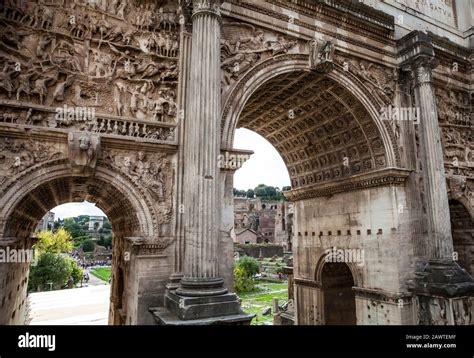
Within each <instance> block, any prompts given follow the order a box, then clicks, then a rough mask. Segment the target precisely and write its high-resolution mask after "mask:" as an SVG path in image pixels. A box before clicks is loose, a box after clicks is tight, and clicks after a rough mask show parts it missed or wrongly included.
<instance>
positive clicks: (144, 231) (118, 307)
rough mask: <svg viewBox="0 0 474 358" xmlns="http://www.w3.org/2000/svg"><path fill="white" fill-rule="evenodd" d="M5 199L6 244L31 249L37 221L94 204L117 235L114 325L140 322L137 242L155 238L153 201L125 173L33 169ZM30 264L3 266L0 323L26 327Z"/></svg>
mask: <svg viewBox="0 0 474 358" xmlns="http://www.w3.org/2000/svg"><path fill="white" fill-rule="evenodd" d="M5 189H6V190H5V195H3V196H2V199H1V204H2V205H1V210H0V215H1V216H0V217H1V218H2V220H1V221H0V238H1V239H2V246H5V245H9V246H11V247H15V248H31V246H32V244H33V242H34V233H33V232H34V229H35V227H36V225H37V223H38V221H39V220H40V219H41V218H42V217H43V216H44V215H45V214H46V213H47V212H48V211H49V210H51V209H52V208H54V207H56V206H58V205H61V204H65V203H70V202H82V201H84V200H87V201H89V202H94V203H95V204H96V205H97V207H98V208H100V209H101V210H102V211H103V212H104V213H105V214H106V215H107V217H108V219H109V221H110V223H111V226H112V231H113V233H114V240H113V254H112V282H111V283H112V287H111V295H110V310H109V324H136V322H137V309H138V308H137V306H138V305H137V299H136V297H137V295H138V294H137V292H135V291H136V290H137V287H138V286H137V282H136V271H135V266H136V265H137V264H136V262H135V261H134V253H133V242H134V241H140V240H143V239H144V238H147V237H152V236H153V235H154V232H153V229H154V225H153V220H154V219H153V214H152V212H151V211H150V209H149V208H150V207H151V204H150V202H149V201H150V198H147V197H146V196H144V195H143V193H141V192H140V188H137V187H136V186H134V185H133V183H132V182H131V181H130V180H129V179H128V178H127V177H126V176H125V175H122V174H121V173H118V172H116V171H114V170H112V169H111V168H110V167H106V166H105V165H99V166H98V167H97V168H96V171H95V174H94V175H93V176H90V175H81V174H74V173H73V172H72V171H71V168H70V167H69V164H68V160H53V161H50V162H49V163H46V164H44V165H42V166H38V167H36V168H34V170H31V171H29V172H28V173H26V174H24V175H23V176H22V177H21V178H18V180H16V181H13V182H11V183H10V185H8V187H7V188H5ZM28 265H29V263H16V264H5V263H4V264H0V277H1V279H2V293H3V294H4V297H3V304H2V305H1V307H0V323H1V324H23V320H24V314H25V312H24V311H25V299H26V294H27V278H28V273H29V272H28V271H29V269H28Z"/></svg>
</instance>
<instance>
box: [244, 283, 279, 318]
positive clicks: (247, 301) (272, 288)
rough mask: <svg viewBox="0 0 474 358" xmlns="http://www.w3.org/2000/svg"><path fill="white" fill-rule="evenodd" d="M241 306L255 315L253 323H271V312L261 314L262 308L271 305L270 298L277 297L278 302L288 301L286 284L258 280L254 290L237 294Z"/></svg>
mask: <svg viewBox="0 0 474 358" xmlns="http://www.w3.org/2000/svg"><path fill="white" fill-rule="evenodd" d="M239 297H240V298H241V299H242V308H243V310H244V311H245V312H248V313H253V314H255V315H257V316H256V317H255V318H254V319H253V320H252V324H253V325H262V324H267V325H269V324H273V312H272V314H270V315H268V316H263V315H262V310H263V309H265V308H267V307H271V306H272V299H273V298H278V303H279V304H282V303H283V302H286V301H288V284H287V283H286V282H285V283H269V282H260V283H259V284H257V289H256V290H255V291H254V292H250V293H242V294H239Z"/></svg>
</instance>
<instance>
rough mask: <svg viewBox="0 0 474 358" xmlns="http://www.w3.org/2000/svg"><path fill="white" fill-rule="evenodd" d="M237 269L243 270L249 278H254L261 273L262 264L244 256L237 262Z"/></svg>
mask: <svg viewBox="0 0 474 358" xmlns="http://www.w3.org/2000/svg"><path fill="white" fill-rule="evenodd" d="M236 267H240V268H242V269H243V270H244V271H245V272H246V274H247V276H248V277H253V276H255V275H256V274H258V273H259V272H260V264H259V263H258V261H257V259H255V258H253V257H251V256H242V257H241V258H240V259H239V260H238V261H237V264H236Z"/></svg>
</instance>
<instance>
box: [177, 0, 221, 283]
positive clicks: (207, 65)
mask: <svg viewBox="0 0 474 358" xmlns="http://www.w3.org/2000/svg"><path fill="white" fill-rule="evenodd" d="M201 3H202V1H195V12H194V14H193V32H192V54H191V69H190V80H189V84H188V85H189V92H188V98H187V113H186V135H185V136H186V140H185V144H184V145H185V171H184V177H185V179H184V185H185V190H184V193H185V195H184V206H185V208H184V210H185V218H184V222H185V236H186V245H185V262H184V279H185V280H193V281H206V280H208V279H214V278H217V277H218V274H219V272H218V257H217V252H218V239H219V202H218V197H219V168H218V166H217V158H218V155H219V145H220V100H221V98H220V96H221V92H220V15H219V12H218V6H217V10H216V5H217V4H213V2H212V1H211V2H210V4H209V1H208V2H204V5H201ZM196 5H197V6H196Z"/></svg>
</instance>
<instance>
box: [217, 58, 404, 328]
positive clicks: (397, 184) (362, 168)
mask: <svg viewBox="0 0 474 358" xmlns="http://www.w3.org/2000/svg"><path fill="white" fill-rule="evenodd" d="M227 91H228V92H227V94H226V95H225V101H224V107H223V117H222V142H221V147H222V149H223V150H232V149H233V136H234V131H235V129H236V128H246V129H250V130H252V131H254V132H256V133H258V134H260V135H261V136H263V137H264V138H265V139H267V140H268V141H269V142H270V143H272V144H273V146H274V147H275V148H276V149H277V151H278V152H279V153H280V155H281V157H282V158H283V160H284V162H285V164H286V166H287V168H288V172H289V173H290V178H291V184H292V190H291V191H290V192H289V193H288V195H287V197H288V198H289V200H290V201H292V202H293V203H294V210H295V213H294V217H295V220H294V223H295V226H294V238H293V243H294V247H293V253H294V278H295V280H294V282H295V306H296V317H295V318H296V319H295V322H296V323H297V324H325V323H326V322H325V320H324V316H325V311H326V308H327V307H326V308H325V305H324V301H325V300H324V295H325V293H324V292H323V291H324V290H323V286H322V285H324V284H326V285H330V284H329V283H328V282H333V284H334V285H335V286H334V287H333V288H334V290H335V291H334V292H336V291H337V290H341V292H343V295H342V296H340V295H339V294H338V293H335V294H334V295H333V296H331V300H333V301H334V302H333V305H335V306H339V304H340V305H341V306H342V305H344V304H346V303H347V302H348V298H347V297H350V302H351V304H350V305H349V306H348V307H349V311H350V314H349V312H348V314H347V315H345V317H344V318H340V317H339V318H338V317H336V316H332V315H331V314H330V313H329V321H327V323H328V324H356V321H357V323H358V324H363V323H365V322H367V321H370V320H372V321H373V323H374V324H393V323H395V324H396V322H393V321H392V322H384V319H385V320H387V319H388V318H387V317H388V315H387V314H385V313H384V316H383V317H382V318H379V317H375V318H374V317H371V316H373V314H372V315H371V312H365V308H364V307H370V304H361V305H357V307H358V310H360V312H359V311H358V312H357V314H356V305H355V300H356V299H357V300H360V301H361V302H362V303H364V301H367V303H370V302H371V300H370V295H369V293H368V290H367V289H369V290H370V289H372V288H374V289H375V290H376V291H378V292H381V294H380V296H379V297H380V301H381V302H384V300H386V301H389V298H388V296H386V293H387V292H401V291H406V287H404V282H402V280H401V279H400V277H401V275H403V274H405V272H404V271H407V270H408V266H409V264H408V263H409V262H410V259H411V256H410V255H407V256H406V257H402V258H394V257H393V255H392V254H391V253H390V251H391V250H399V247H400V245H408V246H410V245H411V241H410V240H411V237H410V236H409V235H406V234H405V235H404V233H403V232H402V230H401V229H402V227H401V223H402V221H403V220H405V219H406V217H402V216H401V215H400V213H399V212H398V209H399V208H400V207H401V206H402V207H405V208H406V207H407V202H406V200H407V199H406V197H407V196H406V193H405V187H404V183H405V180H406V178H407V176H408V173H407V171H405V170H403V169H401V164H400V154H399V152H398V148H397V147H396V145H395V143H396V138H395V135H394V132H393V129H392V128H391V127H390V125H389V123H386V121H383V120H382V119H381V118H380V115H379V114H380V110H381V108H382V107H383V105H384V104H383V102H380V100H379V99H377V98H376V97H375V96H374V92H373V91H368V90H367V88H365V87H364V86H362V85H361V84H360V82H359V81H358V80H357V79H356V78H355V77H354V76H353V75H352V74H351V73H350V71H347V70H344V69H343V68H342V66H339V65H338V64H335V65H334V69H333V70H332V71H331V72H329V73H319V72H315V71H311V70H309V69H308V56H307V55H295V54H293V55H282V56H279V57H275V58H273V59H271V60H268V61H263V62H262V63H260V64H258V65H257V66H255V68H253V69H252V70H250V71H249V72H248V73H246V74H245V75H244V76H243V77H242V78H241V79H240V80H239V81H238V82H237V83H236V84H235V85H234V86H233V87H232V88H231V89H230V90H227ZM238 149H245V148H238ZM229 176H232V173H230V174H229V173H228V174H227V178H229ZM223 225H224V224H223ZM382 240H383V241H384V242H390V245H391V247H390V248H389V247H388V246H387V247H386V248H385V249H380V247H379V246H378V245H379V244H377V245H375V244H374V242H377V243H379V242H381V241H382ZM333 247H335V248H337V249H342V250H355V251H357V250H358V252H361V253H362V256H363V257H359V258H356V260H362V261H360V262H359V261H349V262H343V263H342V264H344V265H345V266H344V265H342V266H337V265H336V266H337V267H338V268H341V269H335V270H329V269H330V268H331V267H332V266H331V265H330V266H327V268H326V270H328V272H325V277H326V283H324V282H322V281H317V280H316V279H315V277H314V271H315V269H316V267H317V266H318V262H319V260H320V258H321V257H323V256H324V255H325V252H326V251H327V250H328V249H331V248H333ZM349 260H351V259H349ZM346 264H351V265H357V271H358V273H357V275H358V278H357V279H356V280H355V282H354V280H352V281H351V279H350V277H349V275H347V270H345V268H346V267H347V265H346ZM389 267H391V269H388V268H389ZM380 272H384V274H386V279H385V280H384V281H381V280H380V276H378V273H380ZM331 273H332V275H333V276H330V275H331ZM388 276H391V277H389V278H388ZM353 286H356V287H354V290H353V289H352V287H353ZM349 287H350V289H349ZM326 288H327V289H328V290H326V294H328V295H331V293H328V292H333V291H331V289H332V288H331V286H327V287H326ZM337 292H339V291H337ZM346 296H347V297H346ZM384 303H385V302H384ZM405 309H410V308H409V306H407V307H405ZM329 311H332V310H329V309H328V312H329ZM402 311H403V310H399V311H398V312H397V314H398V315H399V317H398V318H399V320H400V322H401V321H402V313H401V312H402ZM365 316H367V317H365ZM356 317H357V320H356ZM359 317H361V319H360V320H359ZM372 321H371V322H370V323H372Z"/></svg>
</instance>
